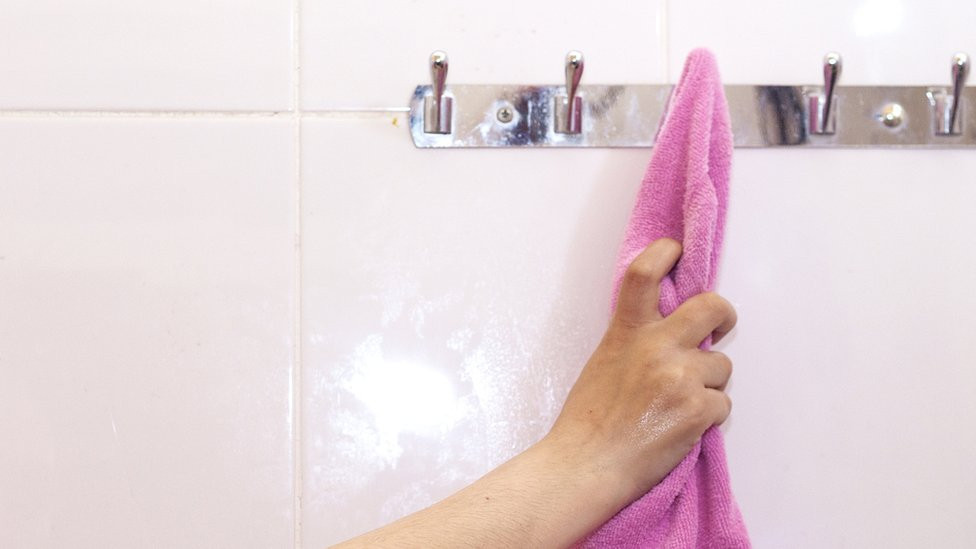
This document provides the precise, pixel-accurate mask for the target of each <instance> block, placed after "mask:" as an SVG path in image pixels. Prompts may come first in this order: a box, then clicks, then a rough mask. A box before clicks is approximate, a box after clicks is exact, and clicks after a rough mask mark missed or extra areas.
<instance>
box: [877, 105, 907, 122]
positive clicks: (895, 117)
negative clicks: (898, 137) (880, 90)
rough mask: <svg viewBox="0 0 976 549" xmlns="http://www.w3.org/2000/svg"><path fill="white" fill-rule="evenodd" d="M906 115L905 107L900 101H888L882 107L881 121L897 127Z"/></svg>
mask: <svg viewBox="0 0 976 549" xmlns="http://www.w3.org/2000/svg"><path fill="white" fill-rule="evenodd" d="M904 117H905V109H903V108H902V107H901V105H899V104H898V103H888V104H887V105H885V106H884V107H882V108H881V116H880V118H881V123H882V124H884V125H885V126H888V127H889V128H897V127H898V126H900V125H901V121H902V120H903V119H904Z"/></svg>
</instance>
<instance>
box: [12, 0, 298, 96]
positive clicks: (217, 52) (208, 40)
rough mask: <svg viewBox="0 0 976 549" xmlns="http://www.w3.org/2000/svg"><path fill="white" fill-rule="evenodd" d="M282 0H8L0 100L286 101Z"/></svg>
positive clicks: (287, 14) (287, 38)
mask: <svg viewBox="0 0 976 549" xmlns="http://www.w3.org/2000/svg"><path fill="white" fill-rule="evenodd" d="M293 11H294V8H293V6H292V3H291V2H279V1H275V0H255V1H251V2H231V1H228V0H220V1H218V2H193V1H190V0H173V1H168V2H152V1H146V0H137V1H132V0H89V1H86V2H61V1H57V0H29V1H28V0H13V1H12V2H11V1H8V2H5V3H4V6H3V17H2V18H0V50H2V51H3V52H4V55H3V57H2V59H0V74H2V75H3V86H2V87H0V109H35V110H40V109H99V110H116V109H150V110H156V109H174V110H200V109H203V110H248V109H250V110H285V109H288V108H289V107H290V104H291V103H290V100H291V91H290V90H291V88H290V86H291V74H292V58H291V45H292V38H291V36H292V35H291V32H292V31H291V18H292V13H293Z"/></svg>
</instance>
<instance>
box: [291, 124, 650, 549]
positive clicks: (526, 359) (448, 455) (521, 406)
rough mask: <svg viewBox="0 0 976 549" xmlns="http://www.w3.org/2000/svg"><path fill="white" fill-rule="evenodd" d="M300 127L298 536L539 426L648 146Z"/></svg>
mask: <svg viewBox="0 0 976 549" xmlns="http://www.w3.org/2000/svg"><path fill="white" fill-rule="evenodd" d="M391 122H392V117H383V118H373V119H369V120H350V119H312V120H306V121H305V122H304V123H303V150H304V155H303V193H304V194H303V199H302V207H303V219H302V224H303V238H302V242H303V275H302V280H303V282H302V284H303V296H302V303H303V306H302V320H303V323H302V328H303V332H302V333H303V335H302V337H303V350H302V354H303V363H304V364H303V380H304V399H305V401H304V413H303V429H304V433H303V444H304V463H305V468H304V491H303V540H304V543H305V546H307V547H322V546H323V545H328V544H329V543H330V542H337V541H340V540H341V539H344V538H348V537H351V536H353V535H355V534H358V533H360V532H363V531H366V530H369V529H372V528H373V527H376V526H379V525H380V524H382V523H384V522H388V521H390V520H392V519H394V518H397V517H399V516H401V515H403V514H405V513H407V512H409V511H412V510H416V509H418V508H420V507H423V506H426V505H428V504H430V503H432V502H433V501H435V500H436V499H439V498H442V497H444V496H446V495H448V494H449V493H451V492H452V491H454V490H456V489H458V488H460V487H461V486H462V485H464V484H466V483H468V482H470V481H472V480H474V479H475V478H477V477H479V476H480V475H482V474H483V473H485V472H486V471H488V470H489V469H491V468H492V467H493V466H495V465H497V464H498V463H500V462H501V461H503V460H505V459H506V458H508V457H510V456H512V455H514V454H515V453H517V451H519V450H520V449H522V448H524V447H525V446H527V445H529V444H530V443H532V442H534V441H535V440H537V439H538V438H539V437H541V436H542V435H543V434H545V432H546V431H547V430H548V427H549V425H550V422H551V421H552V420H553V419H554V417H555V414H556V413H557V412H558V411H559V408H560V406H561V403H562V400H563V398H564V397H565V394H566V393H567V392H568V390H569V387H570V385H571V384H572V382H573V381H574V380H575V377H576V374H577V373H578V371H579V369H580V368H581V367H582V365H583V363H584V362H585V360H586V359H587V358H588V357H589V353H590V351H592V349H593V348H594V347H595V345H596V343H597V342H598V341H599V338H600V337H601V336H602V334H603V330H604V329H605V327H606V322H607V313H608V309H607V307H608V300H609V292H610V277H611V270H612V263H613V260H614V256H615V253H616V247H617V241H618V239H619V238H620V235H621V234H622V230H623V224H624V222H625V220H626V215H627V213H628V211H629V209H630V206H631V201H632V195H633V193H634V190H635V188H636V184H637V182H638V181H639V179H640V175H641V173H642V172H643V169H644V162H645V159H646V158H647V157H648V152H647V151H640V150H629V151H625V150H616V151H610V150H587V151H583V150H577V151H568V150H561V151H560V150H549V151H541V150H537V151H515V150H511V151H501V150H497V151H484V150H468V151H443V150H442V151H435V150H426V151H421V150H417V149H415V148H414V147H413V144H412V142H411V141H410V139H409V137H408V134H407V131H406V129H405V128H403V127H402V126H401V127H395V126H394V125H393V124H392V123H391Z"/></svg>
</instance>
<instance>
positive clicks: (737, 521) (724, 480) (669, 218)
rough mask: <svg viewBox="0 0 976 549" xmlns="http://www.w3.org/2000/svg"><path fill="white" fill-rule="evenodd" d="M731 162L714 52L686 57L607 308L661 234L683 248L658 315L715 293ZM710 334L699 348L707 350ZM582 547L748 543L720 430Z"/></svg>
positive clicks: (729, 135) (665, 283)
mask: <svg viewBox="0 0 976 549" xmlns="http://www.w3.org/2000/svg"><path fill="white" fill-rule="evenodd" d="M731 162H732V132H731V128H730V125H729V113H728V106H727V105H726V103H725V95H724V93H723V91H722V84H721V82H720V81H719V75H718V67H717V66H716V63H715V58H714V57H713V56H712V54H711V52H709V51H708V50H704V49H698V50H695V51H693V52H691V54H689V55H688V59H687V61H686V62H685V68H684V72H683V73H682V75H681V80H680V81H679V82H678V84H677V86H675V88H674V91H673V92H672V94H671V98H670V100H669V102H668V109H667V114H666V116H665V118H664V120H663V122H662V124H661V126H660V129H659V130H658V135H657V139H656V142H655V145H654V150H653V153H652V156H651V163H650V165H649V166H648V168H647V173H646V174H645V175H644V180H643V182H642V183H641V188H640V191H639V193H638V195H637V204H636V205H635V206H634V210H633V213H632V214H631V218H630V224H629V226H628V228H627V235H626V238H625V239H624V242H623V244H622V246H621V248H620V254H619V258H618V261H617V270H616V277H615V283H614V292H613V300H612V303H611V309H613V308H615V307H616V301H617V293H618V292H619V291H620V281H621V278H622V275H623V273H624V271H625V270H626V268H627V266H628V265H630V262H631V261H632V260H633V259H634V258H635V257H636V256H637V254H639V253H640V252H641V250H643V249H644V248H645V247H646V246H647V245H648V244H650V243H651V242H653V241H654V240H657V239H658V238H662V237H670V238H674V239H675V240H678V241H680V242H682V244H683V246H684V252H683V253H682V256H681V259H680V260H679V261H678V264H677V265H676V266H675V268H674V270H673V271H672V272H671V274H669V275H668V277H666V278H665V279H664V281H663V282H662V283H661V293H660V307H659V308H660V310H661V314H662V315H664V316H667V315H669V314H671V313H672V312H673V311H674V310H675V309H676V308H677V307H678V305H680V304H681V302H683V301H684V300H686V299H688V298H689V297H692V296H694V295H696V294H699V293H701V292H703V291H707V290H711V289H712V287H713V285H714V282H715V275H716V270H717V268H718V259H719V252H720V250H721V247H722V233H723V231H724V228H725V213H726V210H727V206H728V196H729V172H730V168H731ZM710 344H711V338H709V339H707V340H706V341H704V342H703V343H702V348H703V349H707V348H708V347H709V345H710ZM580 545H581V546H582V547H667V548H690V547H694V548H703V547H708V548H723V549H725V548H740V547H749V546H750V544H749V538H748V535H747V533H746V528H745V524H744V523H743V521H742V515H741V513H740V512H739V508H738V506H737V505H736V503H735V500H734V498H733V497H732V491H731V489H730V486H729V471H728V467H727V466H726V463H725V448H724V444H723V441H722V433H721V432H720V431H719V430H718V428H716V427H712V428H711V429H709V430H708V431H706V432H705V434H704V436H702V439H701V441H700V442H699V443H698V444H696V445H695V447H694V448H693V449H692V450H691V452H690V453H689V454H688V456H687V457H685V459H684V461H682V462H681V463H680V464H678V466H677V467H676V468H675V469H674V470H673V471H671V473H670V474H669V475H668V476H667V477H665V478H664V480H662V481H661V482H660V483H659V484H658V485H657V486H655V487H654V488H652V489H651V491H650V492H648V493H647V494H645V495H644V496H642V497H641V498H640V499H638V500H637V501H635V502H633V503H632V504H630V505H629V506H627V507H625V508H624V509H623V510H621V511H620V512H619V513H617V515H616V516H615V517H613V518H612V519H610V521H609V522H607V523H606V524H604V525H603V526H601V527H600V528H599V529H597V530H596V531H594V532H593V533H592V534H590V535H589V536H588V537H587V538H586V539H585V540H583V542H582V543H581V544H580Z"/></svg>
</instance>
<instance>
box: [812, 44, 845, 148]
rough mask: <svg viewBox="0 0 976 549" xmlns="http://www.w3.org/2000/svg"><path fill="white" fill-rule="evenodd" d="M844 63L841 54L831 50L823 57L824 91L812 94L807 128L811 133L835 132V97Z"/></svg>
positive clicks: (828, 133)
mask: <svg viewBox="0 0 976 549" xmlns="http://www.w3.org/2000/svg"><path fill="white" fill-rule="evenodd" d="M842 66H843V63H842V62H841V58H840V54H839V53H836V52H830V53H828V54H827V55H825V56H824V59H823V79H824V85H823V92H822V93H814V94H811V96H810V102H809V107H808V118H807V122H808V123H807V128H808V131H809V132H810V133H813V134H821V135H830V134H833V133H834V127H835V120H836V119H837V116H836V112H837V108H836V106H837V105H836V103H837V101H836V99H835V97H834V95H835V93H834V92H835V91H836V89H837V82H838V80H840V72H841V67H842Z"/></svg>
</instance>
